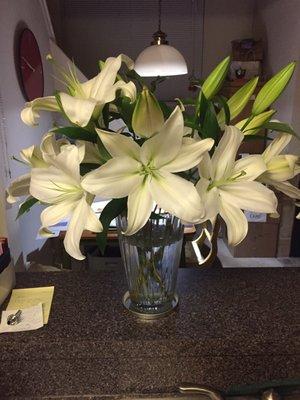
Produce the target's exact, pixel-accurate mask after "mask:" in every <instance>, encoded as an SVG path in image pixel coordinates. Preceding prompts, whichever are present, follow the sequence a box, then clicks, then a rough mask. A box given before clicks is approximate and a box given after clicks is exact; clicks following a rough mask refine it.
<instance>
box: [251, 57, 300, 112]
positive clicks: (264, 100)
mask: <svg viewBox="0 0 300 400" xmlns="http://www.w3.org/2000/svg"><path fill="white" fill-rule="evenodd" d="M295 67H296V63H295V62H291V63H289V64H288V65H287V66H286V67H284V68H282V69H281V70H280V71H279V72H278V73H277V74H276V75H274V76H273V78H271V79H270V80H269V81H268V82H267V83H266V84H265V85H264V86H263V87H262V88H261V90H260V91H259V93H258V95H257V96H256V99H255V101H254V104H253V107H252V115H258V114H261V113H262V112H263V111H265V110H266V109H267V108H268V107H269V106H270V105H271V104H272V103H273V102H274V101H275V100H276V99H277V98H278V97H279V96H280V94H281V93H282V92H283V90H284V89H285V87H286V85H287V84H288V83H289V81H290V79H291V77H292V75H293V72H294V70H295Z"/></svg>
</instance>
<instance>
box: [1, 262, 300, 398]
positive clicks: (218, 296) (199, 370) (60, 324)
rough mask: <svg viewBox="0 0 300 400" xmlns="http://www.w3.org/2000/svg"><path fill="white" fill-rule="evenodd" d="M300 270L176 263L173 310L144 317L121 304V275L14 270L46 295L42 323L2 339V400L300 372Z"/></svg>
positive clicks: (165, 388)
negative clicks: (48, 303)
mask: <svg viewBox="0 0 300 400" xmlns="http://www.w3.org/2000/svg"><path fill="white" fill-rule="evenodd" d="M299 272H300V270H297V269H292V268H285V269H265V270H263V269H259V270H258V269H247V270H243V269H221V268H215V269H211V270H208V271H197V270H195V269H182V270H180V273H179V278H178V282H179V284H178V292H179V295H180V306H179V309H178V310H177V311H176V312H174V313H173V314H171V315H169V316H168V317H165V318H164V319H161V320H157V321H152V322H149V321H148V322H146V321H145V322H144V321H140V320H137V319H136V318H135V317H134V316H132V315H130V314H128V313H127V311H126V310H125V309H124V308H123V306H122V304H121V297H122V295H123V293H124V292H125V290H126V284H125V280H124V276H123V273H122V272H121V271H120V272H119V273H117V272H111V273H109V272H101V273H94V274H88V273H74V272H57V273H53V272H51V273H20V274H18V275H17V287H34V286H47V285H54V286H55V292H54V299H53V305H52V310H51V315H50V319H49V323H48V325H46V326H45V327H43V328H42V329H40V330H37V331H32V332H20V333H14V334H2V335H1V336H0V399H1V400H2V399H5V398H16V397H18V396H20V397H22V398H48V397H49V398H52V397H55V398H71V397H73V396H79V398H83V397H84V396H88V398H94V397H93V396H95V398H100V397H102V396H108V395H111V396H117V395H124V394H131V395H132V394H147V393H151V394H155V395H157V394H161V393H173V392H175V391H176V388H177V387H178V385H179V384H180V383H182V382H193V383H205V384H208V385H211V386H214V387H216V388H219V389H223V390H224V389H225V390H226V389H227V388H228V387H229V386H231V385H235V384H251V383H255V382H256V383H257V382H263V381H267V380H272V379H287V378H295V377H297V375H298V377H299V375H300V374H299V364H297V363H299V356H298V355H297V353H299V347H298V348H297V345H296V336H297V334H298V335H299V327H297V326H296V322H297V318H298V322H299V314H298V315H297V312H298V310H299V309H300V307H299V305H300V304H299V296H298V297H297V295H296V290H299ZM298 293H299V292H298ZM297 299H298V304H297ZM297 329H298V330H297ZM68 396H69V397H68ZM89 396H91V397H89ZM98 396H99V397H98ZM84 398H86V397H84Z"/></svg>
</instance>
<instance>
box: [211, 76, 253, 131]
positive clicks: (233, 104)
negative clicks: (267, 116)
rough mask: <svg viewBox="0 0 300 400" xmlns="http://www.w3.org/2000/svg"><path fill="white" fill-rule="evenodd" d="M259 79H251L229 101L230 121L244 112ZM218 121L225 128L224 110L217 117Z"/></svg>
mask: <svg viewBox="0 0 300 400" xmlns="http://www.w3.org/2000/svg"><path fill="white" fill-rule="evenodd" d="M258 79H259V78H258V77H256V78H253V79H251V80H250V81H249V82H247V83H246V84H245V85H244V86H242V87H241V88H240V89H239V90H238V91H237V92H236V93H234V95H233V96H231V97H230V99H229V100H228V101H227V105H228V108H229V111H230V120H233V118H235V117H236V116H237V115H239V114H240V113H241V112H242V111H243V109H244V108H245V106H246V105H247V103H248V101H249V100H250V98H251V96H252V94H253V92H254V90H255V88H256V85H257V82H258ZM217 120H218V123H219V125H220V126H221V127H223V126H224V124H225V113H224V110H223V109H222V110H221V111H220V112H219V114H218V115H217Z"/></svg>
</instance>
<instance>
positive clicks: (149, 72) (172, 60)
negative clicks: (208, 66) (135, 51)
mask: <svg viewBox="0 0 300 400" xmlns="http://www.w3.org/2000/svg"><path fill="white" fill-rule="evenodd" d="M161 1H162V0H158V30H157V32H155V33H154V34H153V36H152V37H153V39H154V40H153V41H152V42H151V46H149V47H146V48H145V50H143V51H142V52H141V53H140V54H139V56H138V58H137V59H136V62H135V67H134V69H135V70H136V72H137V73H138V74H139V75H141V76H145V77H146V76H149V77H150V76H152V77H155V76H172V75H184V74H187V72H188V71H187V65H186V62H185V59H184V58H183V56H182V55H181V53H180V52H179V51H178V50H176V49H175V48H174V47H172V46H170V45H169V43H168V41H167V40H166V37H167V35H166V33H164V32H162V30H161Z"/></svg>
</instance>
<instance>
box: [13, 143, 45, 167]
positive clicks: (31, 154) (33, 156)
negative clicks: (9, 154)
mask: <svg viewBox="0 0 300 400" xmlns="http://www.w3.org/2000/svg"><path fill="white" fill-rule="evenodd" d="M20 156H21V158H22V159H23V160H24V161H25V162H26V163H27V164H28V165H30V166H31V167H33V168H44V167H48V165H47V163H46V162H45V161H44V159H43V156H42V152H41V150H40V149H39V148H38V147H37V146H34V145H33V146H30V147H27V148H26V149H23V150H21V151H20Z"/></svg>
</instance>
